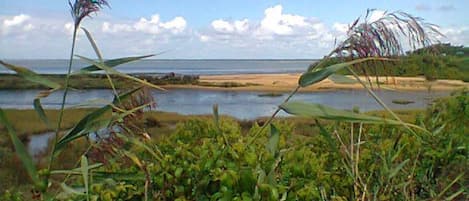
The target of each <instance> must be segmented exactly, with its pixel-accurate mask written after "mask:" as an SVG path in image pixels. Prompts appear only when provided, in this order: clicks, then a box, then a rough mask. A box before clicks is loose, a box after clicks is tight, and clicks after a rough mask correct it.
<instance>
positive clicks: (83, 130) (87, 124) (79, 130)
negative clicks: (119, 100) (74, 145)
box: [54, 105, 112, 152]
mask: <svg viewBox="0 0 469 201" xmlns="http://www.w3.org/2000/svg"><path fill="white" fill-rule="evenodd" d="M111 108H112V107H111V106H110V105H106V106H104V107H102V108H99V109H97V110H95V111H93V112H91V113H90V114H88V115H86V116H85V117H84V118H83V119H81V120H80V121H79V122H78V123H77V124H76V125H75V127H73V128H72V129H71V130H70V131H69V132H68V133H67V134H66V135H64V136H63V137H62V138H61V139H60V140H59V141H58V142H57V144H56V146H55V150H54V152H56V151H59V150H61V149H63V148H64V147H65V145H66V144H68V143H69V142H71V141H73V140H75V139H78V138H80V137H83V136H85V135H87V134H88V132H90V131H92V130H94V128H96V127H97V126H96V125H97V123H100V124H101V123H102V125H106V122H109V121H106V122H102V121H98V120H99V118H101V117H102V116H103V115H104V114H106V113H107V112H110V111H111Z"/></svg>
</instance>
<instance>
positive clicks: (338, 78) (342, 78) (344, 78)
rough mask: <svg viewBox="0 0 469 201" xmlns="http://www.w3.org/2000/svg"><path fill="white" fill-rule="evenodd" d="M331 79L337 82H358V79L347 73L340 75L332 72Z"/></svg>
mask: <svg viewBox="0 0 469 201" xmlns="http://www.w3.org/2000/svg"><path fill="white" fill-rule="evenodd" d="M329 79H330V80H331V81H332V82H334V83H337V84H355V83H358V81H357V80H355V79H352V78H349V77H347V76H345V75H339V74H335V73H334V74H332V75H330V76H329Z"/></svg>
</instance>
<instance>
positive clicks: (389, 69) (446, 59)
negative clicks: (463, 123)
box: [310, 44, 469, 82]
mask: <svg viewBox="0 0 469 201" xmlns="http://www.w3.org/2000/svg"><path fill="white" fill-rule="evenodd" d="M339 62H340V60H339V59H338V58H331V59H328V60H327V61H324V66H328V65H332V64H336V63H339ZM315 65H316V64H312V65H311V66H310V68H312V67H313V66H315ZM365 66H366V67H365V68H360V69H359V70H357V72H358V73H359V74H361V75H372V76H374V75H378V76H408V77H411V76H425V77H426V78H427V79H429V80H434V79H457V80H463V81H466V82H469V48H468V47H464V46H451V45H450V44H438V45H433V46H430V47H426V48H421V49H418V50H415V51H413V52H407V55H406V56H404V57H402V58H401V59H400V60H399V61H396V62H385V63H382V62H370V63H367V64H365ZM339 73H340V74H349V72H348V71H347V70H345V69H344V70H342V71H339Z"/></svg>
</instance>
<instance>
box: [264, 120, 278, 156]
mask: <svg viewBox="0 0 469 201" xmlns="http://www.w3.org/2000/svg"><path fill="white" fill-rule="evenodd" d="M279 141H280V133H279V132H278V129H277V128H276V127H275V126H274V124H270V137H269V141H268V142H267V146H266V147H267V150H269V152H270V153H271V154H272V156H275V155H276V153H277V152H278V143H279Z"/></svg>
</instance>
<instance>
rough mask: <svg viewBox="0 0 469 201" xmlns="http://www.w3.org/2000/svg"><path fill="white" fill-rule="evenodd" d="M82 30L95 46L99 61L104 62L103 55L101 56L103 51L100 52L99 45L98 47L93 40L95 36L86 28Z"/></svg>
mask: <svg viewBox="0 0 469 201" xmlns="http://www.w3.org/2000/svg"><path fill="white" fill-rule="evenodd" d="M81 29H82V30H83V31H84V32H85V34H86V37H87V38H88V40H89V41H90V43H91V46H93V49H94V52H95V53H96V56H97V57H98V59H99V61H101V62H102V61H103V55H102V54H101V51H99V48H98V45H96V42H95V40H94V39H93V36H92V35H91V34H90V32H89V31H88V30H86V29H85V28H83V27H82V28H81Z"/></svg>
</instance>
